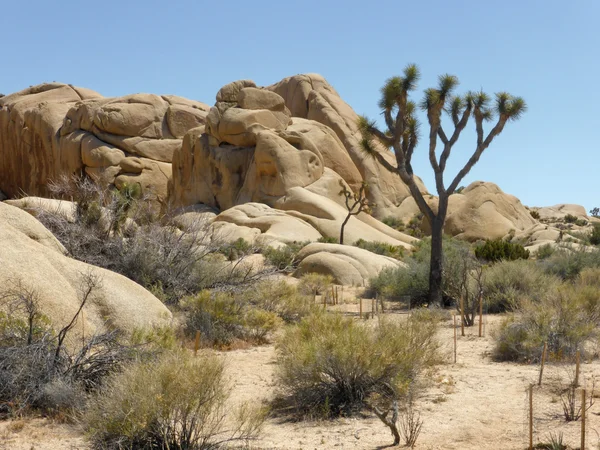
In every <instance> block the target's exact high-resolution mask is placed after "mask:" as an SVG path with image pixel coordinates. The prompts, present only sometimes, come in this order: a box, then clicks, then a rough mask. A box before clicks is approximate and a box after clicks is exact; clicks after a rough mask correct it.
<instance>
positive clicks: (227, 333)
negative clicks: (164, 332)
mask: <svg viewBox="0 0 600 450" xmlns="http://www.w3.org/2000/svg"><path fill="white" fill-rule="evenodd" d="M181 306H182V308H183V310H184V312H185V326H184V328H185V333H186V334H187V335H188V336H190V337H191V336H194V335H195V334H196V332H197V331H199V332H200V335H201V337H202V340H203V342H204V343H205V344H208V345H211V346H216V347H225V346H228V345H230V344H232V343H233V342H234V341H236V340H247V341H256V342H259V343H263V342H265V340H266V336H267V335H268V334H269V333H270V332H272V331H274V330H275V329H276V328H277V327H278V326H279V323H280V319H279V317H278V316H277V314H276V313H275V312H273V311H267V310H265V309H262V308H258V307H255V308H252V307H250V304H249V303H248V302H246V301H244V299H243V298H241V297H240V296H239V295H233V294H231V293H227V292H218V291H217V292H212V293H211V292H210V291H201V292H199V293H198V294H196V295H194V296H190V297H186V298H185V299H183V300H182V302H181Z"/></svg>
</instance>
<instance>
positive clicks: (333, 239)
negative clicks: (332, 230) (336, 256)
mask: <svg viewBox="0 0 600 450" xmlns="http://www.w3.org/2000/svg"><path fill="white" fill-rule="evenodd" d="M317 242H321V243H323V244H339V243H340V240H339V239H338V238H336V237H332V236H321V237H320V238H319V239H318V240H317Z"/></svg>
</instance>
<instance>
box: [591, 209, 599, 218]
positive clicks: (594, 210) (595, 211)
mask: <svg viewBox="0 0 600 450" xmlns="http://www.w3.org/2000/svg"><path fill="white" fill-rule="evenodd" d="M590 216H592V217H600V208H598V207H597V206H596V207H594V208H592V209H590Z"/></svg>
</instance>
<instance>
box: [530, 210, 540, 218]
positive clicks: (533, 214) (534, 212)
mask: <svg viewBox="0 0 600 450" xmlns="http://www.w3.org/2000/svg"><path fill="white" fill-rule="evenodd" d="M529 214H531V217H533V218H534V219H535V220H540V213H539V212H537V211H536V210H534V209H532V210H530V211H529Z"/></svg>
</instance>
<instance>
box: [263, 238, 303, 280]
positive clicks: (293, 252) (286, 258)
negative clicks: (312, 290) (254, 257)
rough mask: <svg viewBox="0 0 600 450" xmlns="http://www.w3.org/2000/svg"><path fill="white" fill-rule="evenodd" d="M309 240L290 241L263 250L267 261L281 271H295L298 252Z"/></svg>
mask: <svg viewBox="0 0 600 450" xmlns="http://www.w3.org/2000/svg"><path fill="white" fill-rule="evenodd" d="M308 244H309V242H301V243H290V244H287V245H285V246H283V247H279V248H273V247H268V248H266V249H264V250H263V255H264V256H265V259H266V261H267V262H268V263H269V264H270V265H272V266H273V267H275V268H276V269H277V270H279V271H281V272H287V273H290V272H293V271H294V270H295V269H296V267H298V263H299V261H298V252H299V251H300V250H301V249H302V248H303V247H305V246H306V245H308Z"/></svg>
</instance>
